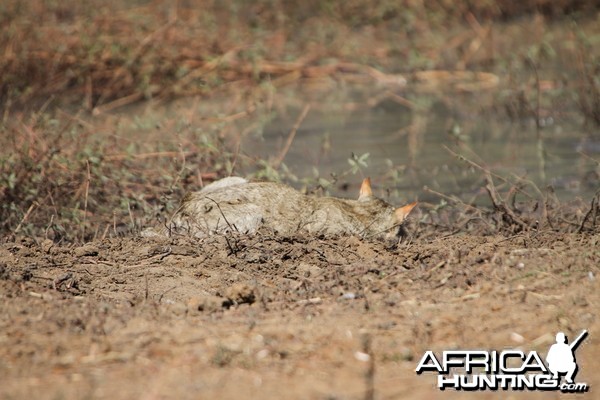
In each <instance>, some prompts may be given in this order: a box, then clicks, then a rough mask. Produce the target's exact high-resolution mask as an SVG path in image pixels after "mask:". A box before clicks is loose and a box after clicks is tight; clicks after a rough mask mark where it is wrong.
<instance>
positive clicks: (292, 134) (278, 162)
mask: <svg viewBox="0 0 600 400" xmlns="http://www.w3.org/2000/svg"><path fill="white" fill-rule="evenodd" d="M309 110H310V104H306V105H305V106H304V109H303V110H302V112H301V113H300V116H299V117H298V119H297V120H296V123H295V124H294V126H293V127H292V130H291V131H290V134H289V135H288V138H287V141H286V142H285V146H284V147H283V149H282V150H281V153H279V156H278V157H277V158H276V159H275V161H274V162H273V164H272V165H273V168H274V169H277V168H279V166H280V165H281V163H282V162H283V159H284V158H285V156H286V154H287V153H288V151H289V150H290V147H291V146H292V142H293V141H294V137H295V136H296V132H298V128H300V124H302V121H304V118H306V115H307V114H308V111H309Z"/></svg>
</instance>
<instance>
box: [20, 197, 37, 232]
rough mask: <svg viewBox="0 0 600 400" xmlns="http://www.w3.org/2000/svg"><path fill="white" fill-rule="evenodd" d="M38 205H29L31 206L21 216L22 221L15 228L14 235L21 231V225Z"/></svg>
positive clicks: (34, 203)
mask: <svg viewBox="0 0 600 400" xmlns="http://www.w3.org/2000/svg"><path fill="white" fill-rule="evenodd" d="M38 205H39V204H38V203H37V201H34V202H33V203H31V205H30V206H29V208H28V209H27V212H26V213H25V215H24V216H23V219H22V220H21V222H19V225H17V227H16V228H15V233H19V231H20V230H21V226H23V223H25V221H27V218H29V215H30V214H31V213H32V212H33V209H34V208H35V207H37V206H38Z"/></svg>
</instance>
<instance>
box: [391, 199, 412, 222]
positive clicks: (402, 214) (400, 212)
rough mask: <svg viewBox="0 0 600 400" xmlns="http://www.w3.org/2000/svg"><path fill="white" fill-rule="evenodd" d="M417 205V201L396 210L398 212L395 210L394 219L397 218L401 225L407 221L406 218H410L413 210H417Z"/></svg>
mask: <svg viewBox="0 0 600 400" xmlns="http://www.w3.org/2000/svg"><path fill="white" fill-rule="evenodd" d="M417 204H418V203H417V202H416V201H415V202H413V203H410V204H407V205H405V206H404V207H398V208H396V210H394V217H395V218H396V222H397V223H399V224H401V223H402V222H403V221H404V220H405V219H406V217H408V214H410V212H411V211H412V209H413V208H415V206H416V205H417Z"/></svg>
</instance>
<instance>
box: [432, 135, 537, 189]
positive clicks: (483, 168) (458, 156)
mask: <svg viewBox="0 0 600 400" xmlns="http://www.w3.org/2000/svg"><path fill="white" fill-rule="evenodd" d="M442 147H443V148H445V149H446V150H447V151H448V152H449V153H450V154H452V155H453V156H455V157H456V158H458V159H459V160H461V161H464V162H466V163H467V164H469V165H471V166H473V167H475V168H477V169H478V170H480V171H483V172H485V173H486V174H490V175H491V176H493V177H494V178H496V179H500V180H501V181H502V182H504V183H508V184H510V185H512V183H511V182H509V181H508V179H506V178H504V177H503V176H500V175H498V174H495V173H493V172H492V171H490V170H489V169H488V168H485V167H482V166H481V165H479V164H477V163H476V162H475V161H472V160H469V159H468V158H467V157H465V156H463V155H462V154H458V153H457V152H455V151H452V150H450V148H449V147H448V146H446V145H442ZM512 186H514V185H512ZM515 190H517V191H518V192H519V193H521V194H523V195H525V196H527V197H528V198H529V199H533V197H532V196H531V195H530V194H529V193H527V192H526V191H524V190H522V189H519V188H517V187H515Z"/></svg>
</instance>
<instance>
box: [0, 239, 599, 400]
mask: <svg viewBox="0 0 600 400" xmlns="http://www.w3.org/2000/svg"><path fill="white" fill-rule="evenodd" d="M599 249H600V235H599V234H589V233H588V234H558V233H554V232H531V233H523V234H518V235H515V236H511V237H507V236H469V235H461V234H456V235H450V236H446V237H438V238H415V239H412V241H407V242H405V243H402V244H400V246H399V247H398V248H397V249H394V250H389V249H386V248H385V247H384V246H383V245H382V244H378V243H366V242H361V241H360V240H358V239H355V238H345V239H338V240H321V239H312V240H310V239H306V238H302V237H296V238H289V239H280V238H279V239H278V238H273V237H264V236H255V237H233V238H229V239H227V240H226V239H225V238H223V237H214V238H209V239H206V240H202V241H198V240H193V239H186V238H171V239H146V238H144V239H142V238H132V237H130V238H121V239H105V240H101V241H95V242H92V243H88V244H86V245H84V246H79V247H78V246H75V245H56V244H53V243H52V242H50V241H44V242H39V243H36V242H35V241H33V240H31V239H21V240H17V241H8V240H5V241H4V243H0V397H1V398H3V399H24V398H32V399H42V398H43V399H88V398H90V399H91V398H97V399H167V398H169V399H171V398H173V399H175V398H177V399H198V398H235V399H240V398H245V399H246V398H260V399H280V398H298V399H300V398H301V399H369V398H375V399H396V398H420V399H429V398H432V399H433V398H463V397H469V398H471V397H473V396H474V394H473V393H468V392H467V393H465V392H455V391H452V390H446V391H445V392H440V391H439V390H438V389H437V388H436V386H435V385H436V377H435V376H434V375H433V374H424V375H420V376H418V375H416V374H415V372H414V370H415V367H416V364H417V362H418V361H419V359H420V357H421V356H422V354H423V353H424V352H425V351H426V350H435V351H436V352H439V351H442V350H444V349H457V348H459V349H481V348H483V349H499V350H502V349H505V348H521V349H523V350H525V351H530V350H537V351H540V352H541V353H542V354H543V355H544V356H545V354H546V352H547V350H548V348H549V346H550V345H551V344H552V343H553V342H554V335H555V334H556V332H558V331H564V332H565V333H566V334H567V335H568V336H569V337H571V338H573V337H575V335H577V334H578V333H579V332H580V331H581V330H583V329H588V330H589V332H590V335H589V337H588V338H587V339H586V340H585V341H584V342H583V344H582V345H581V346H580V347H579V348H578V349H577V361H578V362H579V366H580V370H579V374H578V376H577V381H580V382H587V383H588V384H589V385H590V391H589V392H588V393H587V394H586V395H585V397H590V398H592V397H598V395H597V393H598V391H599V390H600V375H599V374H598V370H597V360H598V359H599V358H600V320H599V319H598V310H599V309H600V308H599V306H600V295H599V291H598V279H600V273H599V271H598V266H599V265H600V250H599ZM476 395H477V397H478V398H489V397H502V398H511V397H521V398H524V397H527V398H531V397H533V398H544V399H545V398H558V397H561V395H559V394H554V393H545V392H500V393H491V392H485V393H479V394H476ZM568 396H573V395H568Z"/></svg>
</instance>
